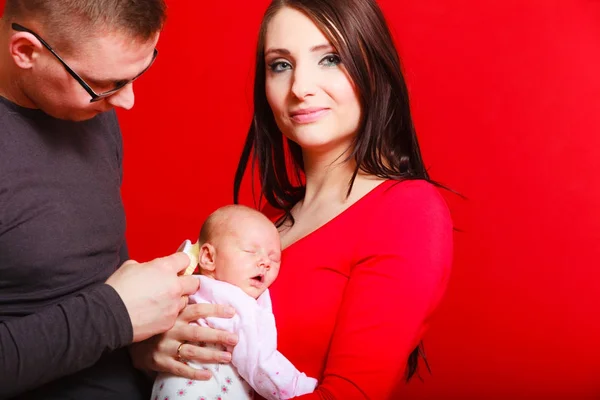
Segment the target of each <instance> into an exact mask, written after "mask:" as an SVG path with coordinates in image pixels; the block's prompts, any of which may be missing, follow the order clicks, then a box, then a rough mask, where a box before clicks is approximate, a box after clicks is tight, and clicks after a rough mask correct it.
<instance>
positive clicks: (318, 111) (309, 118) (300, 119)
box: [290, 107, 330, 124]
mask: <svg viewBox="0 0 600 400" xmlns="http://www.w3.org/2000/svg"><path fill="white" fill-rule="evenodd" d="M329 111H330V110H329V108H322V107H318V108H317V107H314V108H306V109H303V110H296V111H293V112H291V113H290V118H291V119H292V121H294V122H296V123H298V124H310V123H312V122H315V121H318V120H319V119H321V118H323V117H324V116H325V115H326V114H328V113H329Z"/></svg>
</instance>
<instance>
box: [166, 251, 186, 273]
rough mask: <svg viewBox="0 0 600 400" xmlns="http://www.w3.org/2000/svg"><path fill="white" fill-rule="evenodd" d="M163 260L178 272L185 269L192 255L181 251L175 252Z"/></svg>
mask: <svg viewBox="0 0 600 400" xmlns="http://www.w3.org/2000/svg"><path fill="white" fill-rule="evenodd" d="M163 261H164V262H166V263H167V264H168V265H169V266H170V267H172V268H173V269H174V270H175V272H177V273H179V272H181V271H183V270H185V269H186V268H187V267H188V265H190V262H191V260H190V257H189V256H188V255H187V254H185V253H181V252H178V253H173V254H171V255H170V256H167V257H164V258H163Z"/></svg>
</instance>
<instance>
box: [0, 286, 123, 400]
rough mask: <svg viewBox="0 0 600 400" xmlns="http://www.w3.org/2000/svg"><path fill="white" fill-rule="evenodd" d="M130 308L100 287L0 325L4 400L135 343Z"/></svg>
mask: <svg viewBox="0 0 600 400" xmlns="http://www.w3.org/2000/svg"><path fill="white" fill-rule="evenodd" d="M132 338H133V330H132V325H131V321H130V319H129V315H128V313H127V309H126V307H125V305H124V303H123V301H122V300H121V298H120V297H119V295H118V294H117V292H116V291H115V290H114V289H113V288H112V287H110V286H109V285H106V284H102V285H98V286H96V287H94V288H92V289H90V290H89V291H87V292H84V293H81V294H78V295H77V296H75V297H73V298H71V299H68V300H66V301H64V302H62V303H60V304H57V305H54V306H51V307H48V308H46V309H44V310H42V311H41V312H39V313H36V314H32V315H29V316H26V317H22V318H17V319H12V320H8V321H4V322H2V323H0V399H3V398H8V397H11V396H13V395H16V394H19V393H23V392H25V391H27V390H30V389H33V388H35V387H38V386H41V385H42V384H44V383H47V382H50V381H53V380H55V379H58V378H61V377H63V376H66V375H69V374H72V373H74V372H77V371H79V370H82V369H84V368H87V367H89V366H91V365H93V364H94V363H95V362H96V361H97V360H98V359H99V358H100V357H101V356H102V354H104V353H105V352H109V351H112V350H115V349H117V348H119V347H122V346H125V345H127V344H129V343H130V342H131V340H132Z"/></svg>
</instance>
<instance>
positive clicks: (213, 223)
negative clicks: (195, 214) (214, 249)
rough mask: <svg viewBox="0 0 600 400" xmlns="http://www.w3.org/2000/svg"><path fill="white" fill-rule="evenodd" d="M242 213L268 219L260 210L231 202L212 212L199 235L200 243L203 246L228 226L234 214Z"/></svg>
mask: <svg viewBox="0 0 600 400" xmlns="http://www.w3.org/2000/svg"><path fill="white" fill-rule="evenodd" d="M241 213H244V214H246V215H254V216H257V217H259V218H264V219H265V220H266V221H268V218H267V217H265V216H264V215H263V214H262V213H261V212H260V211H257V210H255V209H253V208H250V207H247V206H242V205H239V204H231V205H227V206H224V207H221V208H218V209H217V210H216V211H214V212H213V213H212V214H210V215H209V216H208V217H207V218H206V220H204V223H203V224H202V228H201V229H200V234H199V236H198V243H199V245H200V246H202V245H203V244H204V243H206V242H209V241H210V240H211V239H212V238H213V237H214V235H215V234H216V233H219V232H220V230H221V229H223V228H225V227H227V226H228V223H229V220H230V219H231V218H232V217H233V216H234V214H241ZM269 222H270V221H269Z"/></svg>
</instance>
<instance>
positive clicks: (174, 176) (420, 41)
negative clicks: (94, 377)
mask: <svg viewBox="0 0 600 400" xmlns="http://www.w3.org/2000/svg"><path fill="white" fill-rule="evenodd" d="M0 2H1V0H0ZM266 4H267V1H266V0H260V1H259V0H253V1H251V2H249V1H234V2H200V1H183V0H171V1H170V2H169V7H170V19H169V22H168V26H167V27H166V29H165V31H164V34H163V37H162V39H161V42H160V44H159V49H160V55H159V58H158V60H157V62H156V64H155V66H154V67H153V69H152V71H151V73H149V74H148V75H147V76H144V78H143V79H141V80H140V81H139V82H138V83H136V85H135V86H136V94H137V97H138V100H137V104H136V107H135V108H134V109H133V110H132V111H130V112H123V113H120V116H121V121H122V127H123V131H124V136H125V138H124V140H125V151H126V158H125V184H124V188H123V196H124V199H125V204H126V209H127V213H128V239H129V244H130V250H131V254H132V256H133V257H134V258H136V259H138V260H146V259H149V258H151V257H155V256H160V255H163V254H165V253H168V252H170V251H172V250H173V249H175V248H176V247H177V246H178V245H179V243H180V242H181V241H182V240H183V239H185V238H191V237H193V236H195V235H196V234H197V231H198V229H199V226H200V224H201V222H202V220H203V218H204V217H205V216H206V215H207V214H208V213H210V212H211V211H212V210H213V209H214V208H216V207H218V206H220V205H223V204H226V203H229V202H230V201H231V191H232V190H231V187H232V179H233V173H234V170H235V166H236V162H237V157H238V154H239V151H240V149H241V146H242V141H243V137H244V135H245V132H246V130H247V127H248V123H249V117H250V110H251V101H250V100H251V92H252V72H251V69H252V63H253V52H254V45H255V37H256V33H257V30H258V24H259V21H260V18H261V15H262V12H263V10H264V8H265V6H266ZM381 4H382V7H383V8H384V10H385V12H386V14H387V16H388V18H389V21H390V23H391V25H392V29H393V31H394V34H395V35H396V38H397V41H398V45H399V49H400V53H401V56H402V57H403V60H404V66H405V70H406V78H407V81H408V83H409V87H410V90H411V93H412V106H413V110H414V117H415V121H416V126H417V130H418V132H419V134H420V138H421V143H422V148H423V152H424V156H425V159H426V162H427V163H428V164H429V166H430V167H431V169H430V171H431V174H432V175H433V177H434V178H435V179H437V180H439V181H441V182H443V183H444V184H447V185H449V186H450V187H452V188H453V189H455V190H457V191H459V192H461V193H462V194H464V195H465V196H467V197H468V200H461V199H459V198H458V197H456V196H452V195H449V196H448V201H449V203H450V205H451V208H452V210H453V215H454V219H455V223H456V226H457V227H458V228H459V229H460V230H461V231H460V232H457V233H456V236H455V237H456V253H455V254H456V255H455V263H454V273H453V276H452V280H451V283H450V287H449V291H448V294H447V297H446V299H445V301H444V303H443V304H442V306H441V308H440V310H439V313H438V314H437V318H436V319H435V321H434V322H433V324H432V327H431V330H430V332H429V334H428V335H427V337H426V348H427V350H428V355H429V359H430V363H431V366H432V369H433V375H431V376H428V375H425V383H423V384H422V383H420V382H418V381H415V383H414V384H411V385H409V387H407V389H406V390H407V395H408V394H410V396H408V397H410V398H428V399H432V398H435V399H454V398H514V399H517V398H529V399H532V398H570V399H575V398H599V397H600V344H599V342H600V272H599V271H600V268H599V267H600V262H599V259H600V245H599V244H598V242H599V239H600V178H599V176H598V174H597V171H600V161H599V160H600V135H599V130H600V72H598V71H600V2H598V1H594V0H569V1H565V0H562V1H559V0H528V1H522V0H505V1H502V2H500V1H492V0H481V1H450V0H420V1H408V0H402V1H400V0H386V1H381ZM247 198H248V197H246V199H247ZM366 351H369V349H368V348H367V349H366Z"/></svg>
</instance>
